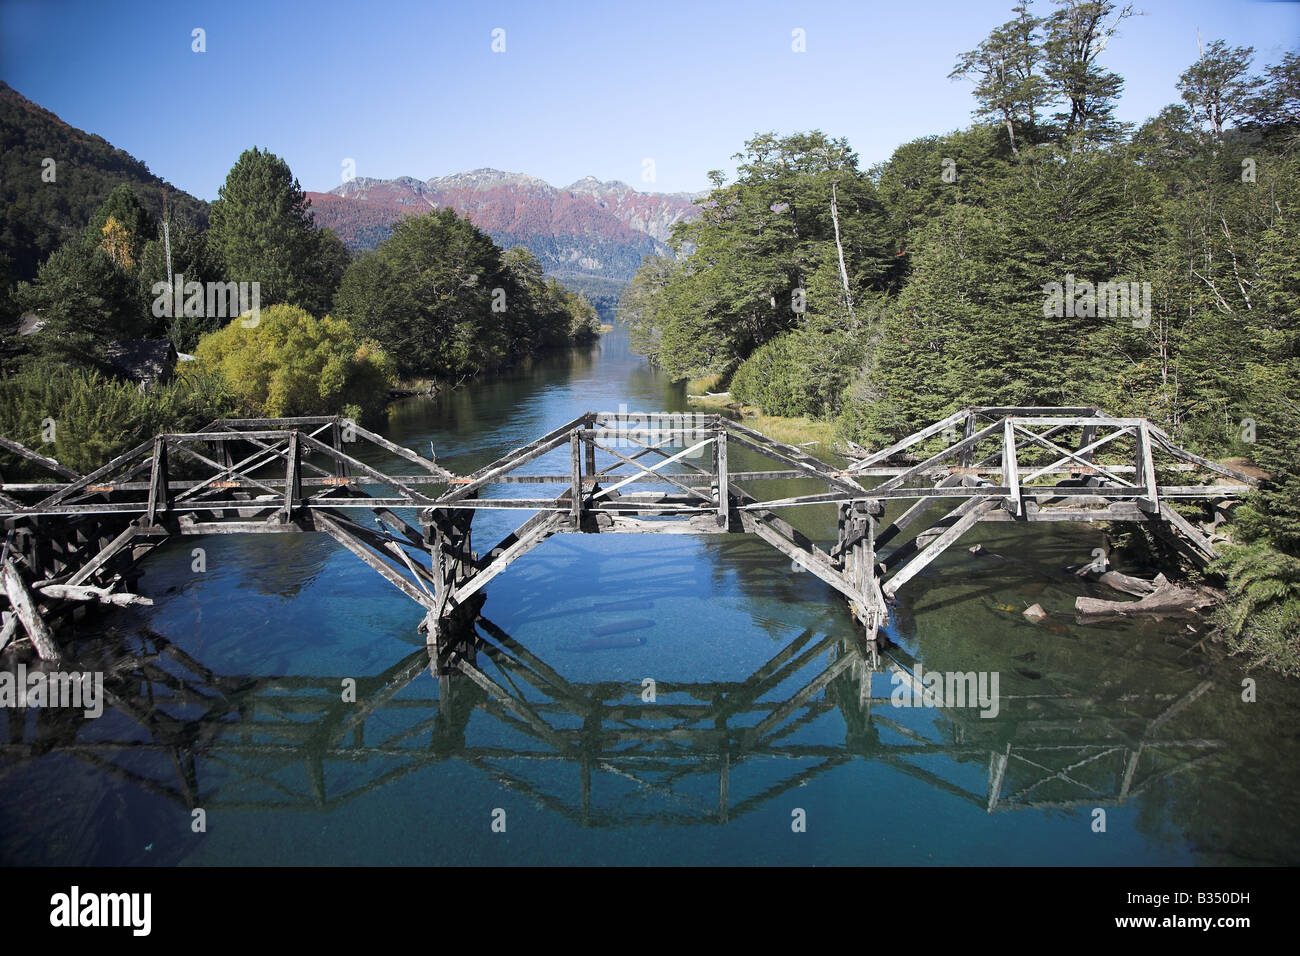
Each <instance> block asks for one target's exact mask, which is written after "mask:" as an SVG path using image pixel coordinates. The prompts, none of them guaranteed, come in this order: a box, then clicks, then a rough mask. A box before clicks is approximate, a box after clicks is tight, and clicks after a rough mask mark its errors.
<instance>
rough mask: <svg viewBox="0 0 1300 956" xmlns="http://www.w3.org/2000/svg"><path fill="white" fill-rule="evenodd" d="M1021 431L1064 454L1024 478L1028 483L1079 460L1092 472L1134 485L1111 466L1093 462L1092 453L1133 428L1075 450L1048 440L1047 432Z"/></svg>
mask: <svg viewBox="0 0 1300 956" xmlns="http://www.w3.org/2000/svg"><path fill="white" fill-rule="evenodd" d="M1090 427H1091V429H1092V431H1094V432H1095V431H1096V426H1095V425H1093V426H1090ZM1020 431H1021V432H1022V433H1023V434H1024V435H1025V436H1026V437H1027V440H1029V441H1033V442H1035V443H1037V444H1040V445H1044V446H1046V447H1047V448H1048V449H1050V450H1052V451H1055V452H1056V453H1057V454H1059V455H1061V456H1062V457H1060V458H1058V459H1057V460H1056V461H1054V462H1052V464H1050V465H1048V466H1047V467H1045V468H1039V469H1038V470H1037V471H1035V472H1034V473H1033V474H1031V475H1027V476H1026V477H1025V478H1024V479H1023V480H1024V482H1025V483H1026V484H1028V483H1029V482H1031V481H1033V480H1034V479H1036V478H1040V477H1042V476H1043V475H1045V474H1048V473H1049V472H1051V471H1052V469H1054V468H1056V467H1057V466H1058V465H1060V464H1062V463H1063V462H1065V461H1070V460H1073V461H1076V462H1078V463H1079V464H1080V465H1083V466H1084V467H1085V468H1091V472H1090V473H1092V474H1098V475H1103V476H1105V477H1107V478H1110V479H1111V480H1113V481H1115V482H1118V483H1119V484H1121V485H1126V486H1127V487H1130V488H1131V487H1133V485H1132V484H1131V483H1129V482H1127V481H1125V480H1124V479H1123V478H1120V477H1119V475H1118V473H1115V474H1112V473H1111V466H1109V465H1096V464H1093V462H1092V455H1093V453H1094V452H1095V451H1096V450H1097V449H1098V448H1100V447H1101V446H1103V445H1105V444H1106V443H1107V442H1110V441H1113V440H1115V439H1116V438H1122V437H1124V436H1125V435H1131V434H1133V429H1132V428H1121V429H1119V430H1118V431H1114V432H1111V433H1110V434H1109V435H1104V436H1103V437H1101V438H1100V439H1097V440H1095V441H1093V442H1091V443H1089V444H1087V445H1084V446H1083V447H1082V448H1080V449H1079V450H1078V451H1075V452H1071V451H1067V450H1066V449H1064V448H1062V447H1060V446H1059V445H1057V444H1056V443H1054V442H1050V441H1048V440H1047V435H1046V434H1043V435H1036V434H1034V433H1033V432H1031V431H1029V430H1028V429H1024V428H1021V429H1020ZM1084 431H1085V432H1087V431H1088V429H1084ZM1134 471H1135V472H1136V468H1135V469H1134Z"/></svg>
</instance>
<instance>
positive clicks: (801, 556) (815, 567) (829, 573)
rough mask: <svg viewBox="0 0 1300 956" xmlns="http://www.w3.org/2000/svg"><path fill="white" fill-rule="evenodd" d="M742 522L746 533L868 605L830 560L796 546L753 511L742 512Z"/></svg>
mask: <svg viewBox="0 0 1300 956" xmlns="http://www.w3.org/2000/svg"><path fill="white" fill-rule="evenodd" d="M740 520H741V524H742V525H743V526H744V528H745V530H746V531H748V532H750V533H752V534H756V535H758V536H759V537H760V538H762V539H763V540H764V541H766V542H767V543H768V544H770V545H771V546H772V547H774V548H776V549H777V550H778V551H780V552H781V553H782V554H784V555H786V556H787V557H789V558H791V559H792V560H794V561H797V562H798V563H799V565H800V567H803V568H806V569H807V570H808V571H810V572H812V573H813V574H814V575H815V576H817V577H818V578H820V579H821V580H822V581H825V582H826V583H827V584H829V585H830V586H831V587H833V588H834V589H835V590H837V591H839V592H840V593H841V594H843V595H844V596H845V597H847V598H848V599H849V600H850V601H854V602H858V603H862V604H866V603H867V601H868V600H869V599H868V598H867V596H866V595H864V594H860V593H859V592H858V591H857V590H856V589H855V588H854V587H853V586H852V585H851V584H849V582H848V581H847V580H845V578H844V576H843V575H842V574H840V572H839V571H838V570H837V569H836V568H835V566H834V564H832V563H831V562H830V559H829V558H826V557H825V556H824V555H818V554H817V553H815V552H812V551H806V550H804V549H803V548H800V547H798V546H796V545H795V544H794V543H792V542H791V541H790V540H789V539H788V538H786V537H785V536H784V535H782V534H779V533H778V532H777V531H776V529H774V528H772V527H771V526H770V525H769V524H768V522H767V521H766V520H764V518H763V517H762V516H761V515H757V514H755V513H754V512H752V511H747V512H742V513H741V516H740Z"/></svg>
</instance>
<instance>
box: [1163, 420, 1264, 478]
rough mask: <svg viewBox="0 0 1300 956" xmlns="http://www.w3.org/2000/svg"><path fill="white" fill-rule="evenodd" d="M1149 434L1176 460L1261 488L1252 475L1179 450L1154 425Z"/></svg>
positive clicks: (1184, 450) (1183, 449)
mask: <svg viewBox="0 0 1300 956" xmlns="http://www.w3.org/2000/svg"><path fill="white" fill-rule="evenodd" d="M1148 433H1149V434H1150V435H1151V437H1152V438H1153V439H1154V440H1155V443H1156V444H1157V445H1159V446H1160V447H1161V448H1162V449H1163V450H1164V451H1166V452H1167V453H1169V454H1170V455H1173V456H1174V457H1175V458H1181V459H1182V460H1183V461H1186V462H1191V463H1192V464H1194V465H1200V466H1201V467H1202V468H1206V469H1209V470H1210V471H1212V472H1214V473H1215V474H1219V475H1222V476H1223V477H1225V478H1235V479H1236V480H1237V481H1240V482H1241V483H1243V484H1247V485H1250V486H1251V487H1252V488H1258V487H1259V479H1258V478H1252V477H1251V476H1250V475H1247V474H1244V473H1243V472H1240V471H1237V470H1235V469H1233V468H1229V467H1228V466H1227V465H1220V464H1219V463H1218V462H1217V461H1210V459H1208V458H1202V457H1201V456H1200V455H1194V454H1192V453H1191V452H1190V451H1188V450H1187V449H1185V448H1179V447H1178V446H1177V445H1175V444H1174V443H1173V441H1172V440H1171V439H1170V438H1169V436H1168V435H1166V434H1165V433H1164V432H1163V431H1161V430H1160V429H1159V428H1156V427H1155V426H1154V425H1151V426H1148Z"/></svg>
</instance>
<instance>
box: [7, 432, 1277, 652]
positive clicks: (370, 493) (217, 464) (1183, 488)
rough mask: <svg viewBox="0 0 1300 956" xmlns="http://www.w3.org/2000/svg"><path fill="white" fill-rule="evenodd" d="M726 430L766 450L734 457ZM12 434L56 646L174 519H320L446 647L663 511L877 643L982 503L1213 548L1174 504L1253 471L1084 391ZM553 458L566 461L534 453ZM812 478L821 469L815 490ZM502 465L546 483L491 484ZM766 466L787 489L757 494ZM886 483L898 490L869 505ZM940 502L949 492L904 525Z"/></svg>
mask: <svg viewBox="0 0 1300 956" xmlns="http://www.w3.org/2000/svg"><path fill="white" fill-rule="evenodd" d="M732 449H740V450H743V452H745V453H747V454H749V455H750V460H751V461H757V462H761V463H762V464H764V465H766V466H767V467H766V469H765V470H738V469H737V470H733V469H732V468H731V467H730V463H729V458H728V456H729V454H730V452H731V450H732ZM2 451H7V452H9V453H10V454H11V455H14V456H17V457H18V458H20V459H22V460H23V462H24V467H26V468H27V469H29V470H36V471H38V472H39V473H40V474H39V475H38V476H37V477H38V478H40V479H41V480H32V481H19V482H14V481H7V480H6V481H3V482H0V517H3V518H4V521H5V528H6V532H7V536H6V541H5V544H4V551H3V555H2V557H0V564H2V565H3V568H2V570H3V577H4V590H5V593H6V594H7V596H8V599H9V604H10V610H9V611H5V612H4V626H3V630H0V649H2V648H3V647H4V646H5V645H6V644H7V643H8V642H9V641H10V640H11V639H12V638H13V637H14V635H15V634H16V633H17V632H18V628H19V626H20V625H21V626H22V627H23V628H24V629H25V630H26V632H27V635H28V636H29V637H30V639H31V640H32V643H33V644H34V645H35V647H36V649H37V651H38V653H39V654H40V655H41V656H42V657H43V658H46V659H49V660H58V658H59V649H58V645H57V643H56V642H55V639H54V637H53V634H52V632H51V627H52V626H53V625H56V624H58V623H59V622H60V621H61V620H62V619H63V618H65V617H66V616H68V615H69V614H70V613H72V612H73V610H75V609H76V608H78V607H80V606H84V604H85V602H87V601H99V602H106V603H114V604H126V603H147V599H145V598H141V597H138V596H136V595H133V594H132V593H131V592H130V587H131V581H132V580H133V577H134V574H135V569H136V567H137V565H138V563H139V562H140V561H141V560H142V559H143V558H144V557H145V555H147V554H148V553H149V552H150V551H152V550H153V549H154V548H155V547H157V546H158V545H159V544H161V543H162V542H163V541H165V540H167V539H169V538H171V537H173V536H178V535H207V534H239V533H259V534H285V533H301V532H320V533H324V534H328V535H330V536H331V537H333V538H334V539H335V540H336V541H338V542H339V543H340V544H342V545H343V546H344V547H346V548H347V549H348V550H349V551H351V552H352V553H353V554H355V555H356V556H357V557H358V558H360V559H361V560H362V561H364V562H365V563H366V564H367V565H369V566H370V567H371V568H373V569H374V570H375V571H376V572H377V573H379V574H380V575H382V576H383V577H384V578H385V579H386V580H387V581H389V582H390V583H391V584H392V585H393V586H395V587H397V588H398V589H399V590H401V591H402V592H403V593H404V594H406V595H407V596H408V597H409V598H411V599H412V600H413V601H415V602H416V603H417V604H419V605H420V606H421V607H422V608H423V609H424V611H425V615H424V620H423V623H422V624H421V630H423V631H425V633H426V634H427V640H428V643H429V645H430V646H431V647H433V648H436V654H435V659H436V660H437V662H438V666H439V669H440V670H446V669H447V668H448V667H454V660H453V658H454V656H455V653H456V650H455V649H456V648H457V646H459V645H461V644H464V643H465V641H466V640H467V635H470V634H472V632H473V622H474V620H475V618H476V617H477V615H478V610H479V608H480V607H481V605H482V602H483V600H484V597H485V595H484V592H483V588H484V587H485V586H486V585H487V584H488V583H489V582H490V581H491V580H492V579H493V578H495V577H496V576H497V575H498V574H500V573H501V572H502V571H504V570H505V569H506V568H507V567H508V566H509V565H510V564H511V563H513V562H514V561H516V560H518V559H519V558H521V557H523V556H524V555H525V554H527V553H528V552H529V551H531V550H532V549H533V548H535V547H537V546H538V545H539V544H541V543H542V542H543V541H545V540H546V539H547V538H549V537H550V536H551V535H554V534H561V533H587V534H591V533H632V534H643V533H654V534H750V535H755V536H757V537H759V538H761V539H762V540H763V541H766V542H767V543H768V544H770V545H771V546H772V547H774V548H776V549H777V550H778V551H780V552H782V553H783V554H785V555H786V556H787V557H789V558H791V559H792V561H793V562H794V563H796V564H797V565H799V566H800V567H802V568H803V569H805V570H807V571H809V572H811V573H812V574H814V575H816V576H817V577H818V578H820V579H821V580H822V581H824V582H825V583H826V584H827V585H829V586H830V587H831V588H833V589H834V590H835V591H838V592H839V593H840V594H841V595H842V596H843V597H844V598H845V599H846V600H847V602H848V604H849V606H850V608H851V610H852V613H853V615H854V617H855V619H856V620H857V621H858V622H859V623H860V624H861V625H862V627H863V628H864V631H865V640H864V648H865V649H866V651H867V652H868V654H869V655H870V657H871V660H872V661H873V664H874V662H875V661H876V657H875V654H876V649H877V642H876V637H877V634H878V630H879V628H880V627H881V626H882V625H883V624H885V623H886V622H887V621H888V616H889V608H888V600H889V599H890V598H892V596H893V595H894V594H896V593H897V592H898V590H899V589H900V588H901V587H902V586H903V585H904V584H906V583H907V582H908V581H910V580H912V579H913V578H914V577H915V576H916V575H917V574H918V573H920V572H921V571H922V570H923V569H924V568H925V567H926V566H927V565H929V564H930V563H931V562H932V561H934V559H935V558H937V557H938V556H939V555H940V554H942V553H943V551H944V550H946V549H947V548H948V547H950V546H951V545H952V544H953V543H954V542H955V541H957V539H959V538H960V537H961V536H962V535H963V534H964V533H965V532H966V531H968V530H969V529H970V528H972V527H973V526H974V525H975V524H976V523H977V522H981V521H1026V522H1037V521H1084V522H1089V521H1141V522H1149V523H1151V524H1152V526H1153V528H1154V529H1155V530H1157V531H1158V532H1159V533H1161V534H1163V535H1166V536H1168V538H1169V539H1170V540H1171V541H1172V542H1174V543H1175V544H1176V545H1177V546H1178V547H1179V548H1181V549H1182V550H1183V551H1184V552H1186V553H1187V554H1188V555H1189V556H1190V557H1192V558H1193V559H1195V560H1197V561H1201V562H1204V561H1205V560H1207V559H1209V558H1210V557H1212V556H1213V555H1214V542H1213V538H1212V537H1211V535H1210V534H1209V533H1207V532H1206V531H1205V530H1204V529H1202V528H1199V527H1197V525H1196V524H1195V523H1194V522H1192V521H1190V520H1188V519H1187V518H1186V517H1184V516H1183V515H1182V514H1180V513H1179V512H1178V511H1177V510H1175V508H1174V507H1173V505H1174V504H1175V503H1178V502H1215V501H1226V500H1231V499H1233V498H1236V497H1238V496H1240V495H1242V494H1243V493H1245V492H1246V491H1248V490H1249V489H1250V487H1251V486H1252V485H1254V484H1256V480H1255V479H1254V478H1251V477H1249V476H1247V475H1245V474H1242V473H1240V472H1238V471H1235V470H1233V469H1231V468H1226V467H1224V466H1222V465H1220V464H1217V463H1215V462H1212V461H1209V460H1207V459H1204V458H1201V457H1199V456H1197V455H1194V454H1192V453H1190V452H1188V451H1186V450H1184V449H1181V448H1179V447H1178V446H1177V445H1175V444H1174V443H1173V441H1172V440H1170V438H1169V437H1168V436H1167V435H1166V434H1165V433H1164V432H1163V431H1161V430H1160V429H1159V428H1157V427H1156V426H1154V425H1152V424H1150V423H1149V422H1147V421H1145V420H1144V419H1137V418H1113V417H1110V416H1108V415H1105V414H1103V413H1102V412H1100V411H1098V410H1097V409H1095V408H970V409H966V410H963V411H961V412H958V413H956V414H954V415H950V416H949V417H947V418H945V419H943V420H942V421H939V422H936V423H935V424H933V425H931V426H929V427H928V428H925V429H922V430H921V431H919V432H916V433H915V434H913V435H910V436H908V437H907V438H906V439H904V440H903V441H900V442H898V443H896V444H894V445H891V446H889V447H887V448H882V449H879V450H877V451H874V452H871V453H869V454H867V455H866V456H865V457H864V458H862V459H861V460H859V461H857V462H855V463H854V464H852V465H850V466H849V467H847V468H836V467H834V466H832V465H829V464H827V463H825V462H823V461H820V460H818V459H817V458H815V457H813V456H811V455H809V454H808V453H807V452H805V451H804V450H803V449H801V448H796V447H794V446H791V445H788V444H784V443H781V442H778V441H774V440H773V439H771V438H768V437H767V436H765V435H762V434H760V433H759V432H756V431H754V430H752V429H750V428H747V427H745V426H744V425H743V424H740V423H738V422H735V421H732V420H730V419H729V418H726V417H725V416H719V415H700V414H693V413H678V414H665V413H629V412H626V411H619V412H602V413H588V414H585V415H582V416H580V417H579V418H576V419H574V420H573V421H571V422H568V423H566V424H564V425H561V426H560V427H558V428H556V429H553V430H552V431H550V432H548V433H546V434H545V435H542V436H541V437H540V438H538V439H536V440H535V441H533V442H530V443H529V444H527V445H524V446H522V447H520V448H516V449H515V450H513V451H511V452H510V453H509V454H507V455H505V456H503V457H502V458H500V459H498V460H496V461H494V462H492V463H491V464H489V465H486V466H484V467H482V468H480V469H478V470H477V471H475V472H473V473H472V474H469V475H463V476H462V475H457V474H454V473H453V472H451V471H449V470H448V469H446V468H445V467H443V466H442V465H440V464H438V462H437V461H436V459H435V458H433V457H428V458H426V457H424V456H423V455H420V454H418V453H417V452H415V451H413V450H411V449H409V448H405V447H402V446H400V445H397V444H394V443H393V442H390V441H388V440H387V439H385V438H383V437H382V436H380V435H377V434H375V433H374V432H372V431H369V430H367V429H365V428H362V427H361V426H359V425H358V424H356V423H355V422H353V421H351V420H349V419H344V418H340V417H315V418H289V419H237V420H229V419H228V420H221V421H216V422H213V423H212V424H211V425H209V426H207V427H206V428H204V429H202V430H200V431H197V432H193V433H185V434H165V435H159V436H157V437H155V438H153V439H151V440H149V441H147V442H145V443H143V444H141V445H139V446H137V447H135V448H132V449H131V450H129V451H127V452H125V453H123V454H121V455H119V456H117V457H116V458H114V459H113V460H112V461H110V462H108V463H107V464H105V465H104V466H103V467H101V468H98V469H96V470H95V471H93V472H91V473H90V474H88V475H80V474H77V473H76V472H74V471H72V470H70V469H68V468H65V467H64V466H62V465H60V464H59V463H57V462H56V461H54V460H53V459H51V458H48V457H46V456H44V455H41V454H39V453H38V452H35V451H33V450H31V449H29V448H27V447H25V446H23V445H21V444H19V443H17V442H14V441H11V440H9V439H5V438H0V452H2ZM922 455H924V457H922ZM543 459H546V460H547V461H556V459H558V462H559V464H558V467H556V468H555V469H554V470H552V471H549V472H548V471H540V472H539V471H536V470H534V469H536V468H538V467H541V466H542V460H543ZM377 462H378V464H377ZM535 462H536V463H537V464H533V463H535ZM381 465H382V467H381ZM670 466H671V470H670ZM1170 476H1172V478H1171V477H1170ZM1162 479H1163V480H1164V481H1165V482H1166V483H1161V481H1162ZM1197 479H1199V481H1200V483H1180V484H1174V483H1173V482H1174V481H1180V482H1188V481H1193V480H1197ZM809 482H814V483H816V487H819V488H820V487H821V486H824V487H825V489H826V490H825V491H817V492H814V493H806V489H807V483H809ZM1209 482H1213V483H1209ZM507 485H510V486H523V487H525V488H531V487H533V486H541V487H542V488H546V487H547V486H550V487H549V494H548V496H546V497H537V498H523V497H503V496H500V494H489V491H493V492H502V491H503V490H504V489H503V487H502V486H507ZM777 489H780V490H784V491H785V492H787V493H786V494H780V495H777V496H776V497H772V496H770V495H769V494H766V493H768V492H771V491H772V490H777ZM895 501H901V502H904V503H910V506H909V507H907V508H906V510H905V511H903V512H902V513H901V514H900V515H898V516H897V517H895V518H893V520H892V521H890V522H888V523H887V524H884V526H883V527H882V526H881V525H882V522H883V520H884V518H885V516H886V508H887V506H888V505H889V504H890V503H891V502H895ZM940 501H949V502H956V504H955V506H953V507H952V508H951V510H950V511H948V512H947V513H946V514H944V515H943V516H942V517H941V518H939V520H938V521H936V522H934V523H933V524H932V525H931V526H930V527H929V528H928V529H926V530H923V531H922V532H921V533H920V534H917V535H915V536H914V537H913V538H912V539H910V540H908V541H905V542H904V541H899V540H896V539H898V538H899V536H900V534H901V533H902V532H903V531H904V530H905V529H907V528H908V527H910V526H911V525H913V524H914V523H916V522H917V521H918V520H919V519H920V518H921V517H922V516H924V515H925V514H927V513H928V512H929V510H930V508H931V507H932V506H933V505H935V504H936V503H937V502H940ZM804 505H834V506H835V508H836V509H837V513H838V525H837V527H838V532H837V538H836V541H835V543H834V544H833V545H832V546H830V548H829V550H826V549H823V548H822V547H821V546H819V545H818V544H817V543H815V542H813V541H812V540H810V539H809V538H808V537H807V536H806V535H804V534H803V533H801V532H800V531H799V530H798V529H796V528H795V527H794V526H793V525H791V524H790V523H789V522H787V521H785V520H784V519H782V518H781V517H780V515H779V512H780V511H781V510H783V509H785V508H791V507H798V506H804ZM483 508H496V509H513V510H519V511H526V512H531V513H532V514H531V516H530V517H528V518H527V519H526V520H524V521H523V523H522V524H520V525H519V527H517V528H516V529H515V530H514V531H513V532H511V533H510V534H508V535H506V537H505V538H504V539H502V540H501V541H500V542H498V543H496V544H495V545H494V546H493V547H492V548H490V549H489V550H488V551H486V552H484V553H482V554H481V555H480V554H479V553H478V552H476V551H474V550H473V545H472V539H471V526H472V523H473V519H474V515H475V512H476V511H477V510H479V509H483ZM401 512H405V514H406V515H407V516H408V517H415V521H416V523H415V524H412V523H411V521H410V520H408V517H404V516H403V514H402V513H401ZM411 512H415V515H414V516H411ZM884 548H888V550H886V551H884V552H883V553H882V550H881V549H884Z"/></svg>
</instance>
